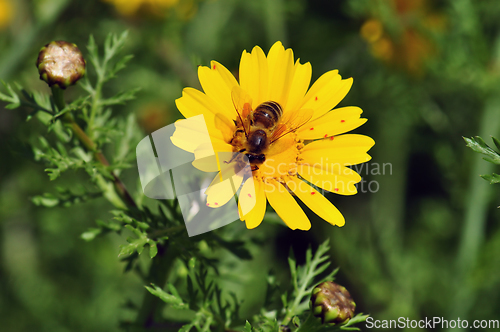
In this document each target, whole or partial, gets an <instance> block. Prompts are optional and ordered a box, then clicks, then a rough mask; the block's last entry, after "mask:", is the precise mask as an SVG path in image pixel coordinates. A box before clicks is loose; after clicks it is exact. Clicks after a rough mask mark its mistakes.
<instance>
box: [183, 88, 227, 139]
mask: <svg viewBox="0 0 500 332" xmlns="http://www.w3.org/2000/svg"><path fill="white" fill-rule="evenodd" d="M175 103H176V105H177V108H178V109H179V111H180V112H181V114H182V115H184V117H185V118H186V119H187V118H190V117H193V116H196V115H200V114H202V115H203V117H204V119H205V124H206V127H207V129H208V132H209V133H210V136H211V137H217V138H219V139H224V135H223V133H222V132H221V130H220V128H218V127H217V125H216V123H215V122H216V117H217V116H218V115H219V114H221V109H220V107H219V106H218V104H217V103H216V102H214V101H213V99H212V98H210V97H209V96H207V95H206V94H204V93H203V92H201V91H198V90H196V89H193V88H185V89H184V90H182V97H181V98H179V99H177V100H176V101H175ZM176 126H177V125H176Z"/></svg>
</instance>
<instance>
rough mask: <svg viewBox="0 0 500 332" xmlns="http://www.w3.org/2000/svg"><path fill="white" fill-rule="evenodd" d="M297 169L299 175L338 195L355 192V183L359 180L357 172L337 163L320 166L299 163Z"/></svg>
mask: <svg viewBox="0 0 500 332" xmlns="http://www.w3.org/2000/svg"><path fill="white" fill-rule="evenodd" d="M297 171H298V173H299V174H300V176H302V177H303V178H304V179H305V180H307V181H309V182H310V183H312V184H314V185H315V186H317V187H320V188H323V189H325V190H326V191H330V192H334V193H336V194H340V195H354V194H356V192H357V190H356V186H355V184H356V183H358V182H359V181H361V176H359V174H358V173H356V172H355V171H353V170H352V169H350V168H347V167H343V166H339V165H333V166H332V167H327V168H326V167H325V168H321V167H313V166H310V165H306V164H299V166H298V167H297Z"/></svg>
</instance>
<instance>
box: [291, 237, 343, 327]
mask: <svg viewBox="0 0 500 332" xmlns="http://www.w3.org/2000/svg"><path fill="white" fill-rule="evenodd" d="M329 250H330V246H329V241H328V240H326V241H325V242H323V243H322V244H321V245H320V246H319V247H318V249H317V250H316V253H315V254H314V255H313V254H312V249H311V248H309V249H307V251H306V264H305V265H304V266H299V267H297V266H296V262H295V260H294V259H293V256H292V253H291V254H290V257H289V259H288V263H289V265H290V273H291V275H292V284H293V287H294V289H293V292H292V295H293V298H294V301H293V303H292V305H291V306H288V305H286V306H285V311H286V315H285V318H283V324H288V323H289V322H290V321H291V319H292V318H293V316H296V315H300V314H302V313H303V312H304V311H305V310H307V309H308V308H309V296H310V295H311V292H312V290H313V288H314V287H315V286H316V285H317V284H318V283H320V282H322V281H325V280H330V281H331V280H333V276H334V275H335V273H336V271H337V270H334V271H332V272H331V273H329V274H328V275H327V276H326V277H324V278H321V279H318V278H317V277H318V276H319V275H320V274H322V273H323V272H324V271H325V270H326V269H327V268H328V267H329V266H330V262H329V261H328V259H329V256H328V251H329Z"/></svg>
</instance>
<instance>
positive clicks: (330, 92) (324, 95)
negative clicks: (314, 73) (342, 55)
mask: <svg viewBox="0 0 500 332" xmlns="http://www.w3.org/2000/svg"><path fill="white" fill-rule="evenodd" d="M351 86H352V78H348V79H345V80H342V78H341V76H340V75H339V74H338V70H332V71H329V72H326V73H325V74H323V75H322V76H321V77H320V78H318V80H317V81H316V82H314V84H313V85H312V87H311V89H309V91H308V92H307V94H306V96H305V97H304V100H303V103H302V105H301V107H300V108H304V109H313V110H314V115H313V117H312V120H314V119H316V118H318V117H320V116H322V115H323V114H325V113H326V112H328V111H329V110H331V109H333V108H334V107H335V106H337V104H338V103H339V102H340V101H341V100H342V99H344V97H345V96H346V95H347V93H348V92H349V90H350V89H351Z"/></svg>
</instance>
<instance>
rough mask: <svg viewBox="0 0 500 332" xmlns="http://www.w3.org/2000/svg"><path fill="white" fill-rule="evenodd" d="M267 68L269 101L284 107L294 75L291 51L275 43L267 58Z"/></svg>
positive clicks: (279, 43)
mask: <svg viewBox="0 0 500 332" xmlns="http://www.w3.org/2000/svg"><path fill="white" fill-rule="evenodd" d="M267 63H268V68H269V100H273V101H276V102H278V103H280V104H281V105H282V106H285V105H286V104H287V101H288V95H289V93H290V87H291V85H292V81H293V77H294V74H295V65H294V62H293V51H292V50H291V49H290V48H289V49H287V50H285V49H284V47H283V45H282V44H281V42H276V43H274V45H273V46H272V47H271V49H270V50H269V54H268V56H267Z"/></svg>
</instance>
